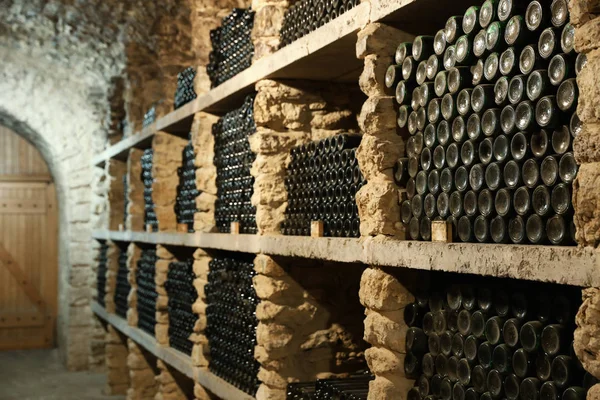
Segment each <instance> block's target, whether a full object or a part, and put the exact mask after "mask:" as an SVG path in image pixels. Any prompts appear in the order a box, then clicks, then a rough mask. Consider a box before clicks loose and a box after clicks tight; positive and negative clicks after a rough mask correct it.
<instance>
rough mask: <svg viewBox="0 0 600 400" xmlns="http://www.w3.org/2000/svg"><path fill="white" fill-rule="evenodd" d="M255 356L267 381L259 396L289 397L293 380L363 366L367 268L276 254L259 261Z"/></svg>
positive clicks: (260, 398)
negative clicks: (363, 276) (362, 285)
mask: <svg viewBox="0 0 600 400" xmlns="http://www.w3.org/2000/svg"><path fill="white" fill-rule="evenodd" d="M254 269H255V271H256V272H257V275H256V276H255V277H254V287H255V290H256V294H257V295H258V297H259V298H260V299H261V302H260V303H259V304H258V306H257V308H256V317H257V318H258V320H259V323H258V326H257V328H256V340H257V346H256V348H255V357H256V359H257V360H258V362H259V363H260V365H261V367H260V370H259V373H258V378H259V379H260V380H261V381H262V384H261V385H260V387H259V389H258V392H257V394H256V398H257V400H266V399H269V400H278V399H281V400H284V399H285V398H286V386H287V384H288V383H289V382H298V381H310V380H315V379H317V378H327V377H330V376H335V375H337V374H343V373H348V372H354V371H356V370H357V369H360V368H361V367H363V359H362V356H363V350H364V347H365V346H364V344H363V342H362V340H361V335H362V324H361V323H360V315H361V314H362V311H363V309H362V307H361V305H360V303H359V301H358V296H357V291H358V288H357V284H358V281H359V276H360V273H361V272H362V267H361V266H359V265H352V264H349V265H344V268H340V266H339V265H337V266H336V265H330V263H327V262H319V261H314V260H298V259H284V258H277V259H276V258H272V257H269V256H267V255H262V254H259V255H257V256H256V258H255V260H254Z"/></svg>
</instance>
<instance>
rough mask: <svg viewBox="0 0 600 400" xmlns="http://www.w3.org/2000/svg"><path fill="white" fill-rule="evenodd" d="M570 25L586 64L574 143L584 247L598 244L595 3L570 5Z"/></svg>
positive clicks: (599, 101)
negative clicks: (578, 130) (577, 167)
mask: <svg viewBox="0 0 600 400" xmlns="http://www.w3.org/2000/svg"><path fill="white" fill-rule="evenodd" d="M569 8H570V11H571V23H572V24H573V25H574V26H575V28H576V29H575V50H576V51H577V52H579V53H583V54H585V55H586V56H587V64H586V65H585V67H584V68H583V69H582V70H581V73H580V74H579V75H578V76H577V85H578V87H579V102H578V105H577V115H578V117H579V119H580V120H581V123H582V128H581V132H580V133H579V134H578V135H577V137H576V138H575V140H574V142H573V150H574V155H575V159H576V160H577V163H578V164H580V168H579V172H578V173H577V178H576V179H575V182H574V183H573V205H574V208H575V216H574V222H575V227H576V235H577V242H578V243H579V244H580V245H584V246H597V245H598V244H599V243H600V211H599V210H600V195H599V194H598V191H597V189H596V188H597V184H596V182H597V181H598V179H600V151H599V149H600V147H599V146H598V140H599V139H600V112H598V106H599V105H600V86H598V81H597V75H598V71H600V42H599V41H598V40H596V38H597V37H598V34H599V33H600V18H599V17H598V15H597V14H598V12H597V8H598V3H597V2H596V1H585V0H577V1H571V2H569Z"/></svg>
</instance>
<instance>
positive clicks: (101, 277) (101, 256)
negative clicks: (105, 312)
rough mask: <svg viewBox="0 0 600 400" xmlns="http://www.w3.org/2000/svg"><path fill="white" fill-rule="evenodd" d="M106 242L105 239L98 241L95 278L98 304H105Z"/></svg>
mask: <svg viewBox="0 0 600 400" xmlns="http://www.w3.org/2000/svg"><path fill="white" fill-rule="evenodd" d="M107 253H108V243H106V242H105V241H101V242H100V249H99V250H98V271H97V278H96V289H97V293H98V294H97V295H96V300H97V301H98V304H101V305H102V306H104V305H105V301H104V296H106V270H107V269H106V264H107V262H108V257H107Z"/></svg>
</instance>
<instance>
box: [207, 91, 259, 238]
mask: <svg viewBox="0 0 600 400" xmlns="http://www.w3.org/2000/svg"><path fill="white" fill-rule="evenodd" d="M253 107H254V95H253V94H252V95H249V96H247V97H246V99H245V101H244V104H243V105H242V107H240V108H239V109H237V110H234V111H231V112H229V113H227V114H225V115H224V116H223V117H221V118H220V119H219V121H217V123H215V124H214V125H213V127H212V133H213V136H214V138H215V156H214V164H215V166H216V168H217V200H216V202H215V221H216V224H217V229H218V230H219V232H225V233H226V232H230V230H231V223H232V222H239V224H240V232H241V233H256V232H257V229H256V207H254V206H253V205H252V203H251V202H250V199H251V198H252V193H253V189H254V177H253V176H252V175H251V174H250V169H251V168H252V163H253V162H254V160H255V158H256V155H255V154H254V153H253V152H252V150H251V149H250V142H249V141H248V136H250V135H252V134H254V133H255V132H256V125H255V124H254V108H253Z"/></svg>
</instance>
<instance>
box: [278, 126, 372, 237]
mask: <svg viewBox="0 0 600 400" xmlns="http://www.w3.org/2000/svg"><path fill="white" fill-rule="evenodd" d="M360 140H361V136H360V135H349V134H341V135H337V136H332V137H330V138H327V139H323V140H319V141H315V142H312V143H309V144H306V145H301V146H298V147H294V148H293V149H292V150H291V152H290V155H291V162H290V165H289V166H288V168H287V176H286V178H285V187H286V190H287V193H288V206H287V209H286V211H285V221H284V222H283V223H282V225H281V230H282V233H283V234H284V235H298V236H309V235H310V225H311V221H317V220H319V221H323V225H324V226H323V228H324V234H325V236H337V237H359V236H360V219H359V217H358V207H357V206H356V201H355V195H356V192H358V190H359V189H360V188H361V187H362V186H363V185H365V184H366V181H365V179H364V177H363V175H362V173H361V172H360V168H359V167H358V161H357V160H356V148H357V147H358V145H359V143H360Z"/></svg>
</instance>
